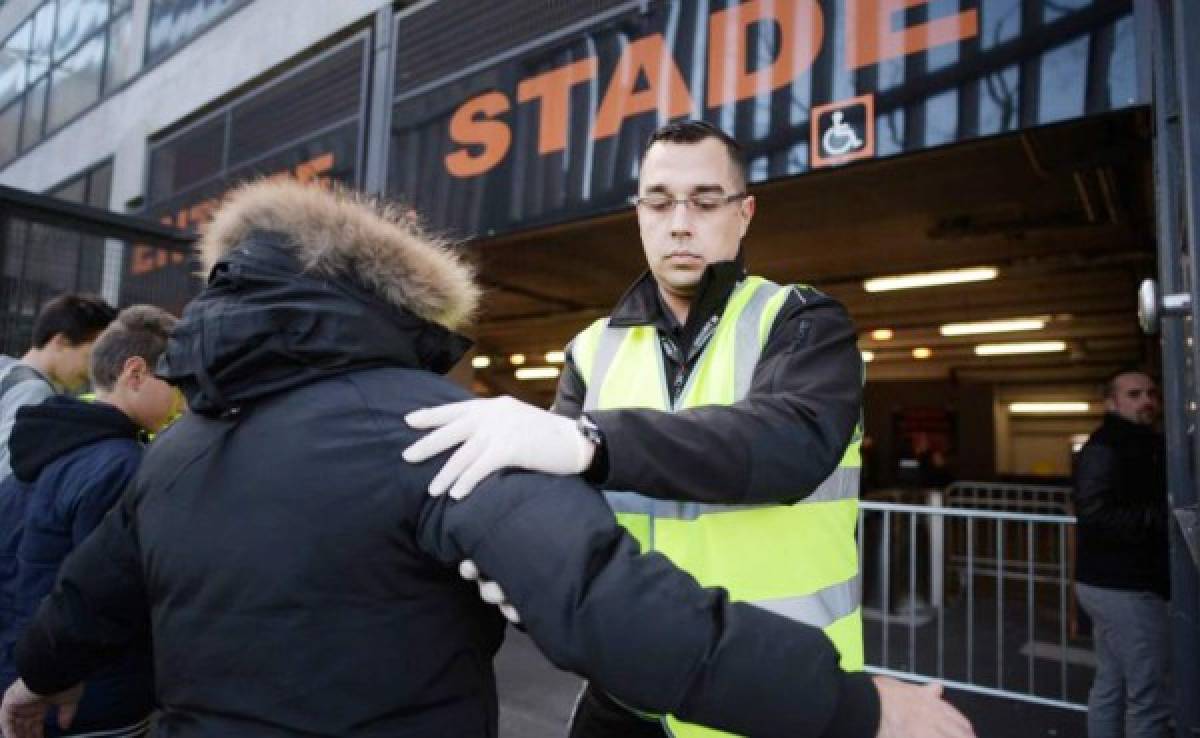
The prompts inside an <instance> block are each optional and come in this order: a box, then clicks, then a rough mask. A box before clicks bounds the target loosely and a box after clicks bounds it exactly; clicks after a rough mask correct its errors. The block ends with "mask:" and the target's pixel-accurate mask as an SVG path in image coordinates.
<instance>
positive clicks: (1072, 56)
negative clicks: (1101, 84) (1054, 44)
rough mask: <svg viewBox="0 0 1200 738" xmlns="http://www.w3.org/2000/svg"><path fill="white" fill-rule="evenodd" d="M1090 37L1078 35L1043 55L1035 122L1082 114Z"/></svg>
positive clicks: (1051, 120)
mask: <svg viewBox="0 0 1200 738" xmlns="http://www.w3.org/2000/svg"><path fill="white" fill-rule="evenodd" d="M1090 46H1091V38H1090V37H1088V36H1082V37H1080V38H1079V39H1077V40H1075V41H1072V42H1070V43H1067V44H1063V45H1062V46H1059V47H1058V48H1057V49H1054V50H1053V51H1048V52H1046V53H1045V54H1043V55H1042V63H1041V68H1042V78H1041V89H1040V90H1039V91H1038V92H1039V95H1038V123H1053V122H1055V121H1059V120H1066V119H1068V118H1077V117H1079V116H1081V115H1083V103H1084V94H1085V93H1086V92H1087V85H1084V84H1080V83H1079V80H1081V79H1087V73H1088V49H1089V48H1090Z"/></svg>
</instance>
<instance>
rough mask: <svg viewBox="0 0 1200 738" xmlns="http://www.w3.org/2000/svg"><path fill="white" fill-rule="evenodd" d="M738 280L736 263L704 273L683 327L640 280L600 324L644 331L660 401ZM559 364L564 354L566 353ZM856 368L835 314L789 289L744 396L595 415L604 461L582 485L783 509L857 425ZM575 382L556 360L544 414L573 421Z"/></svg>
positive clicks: (830, 465) (579, 405)
mask: <svg viewBox="0 0 1200 738" xmlns="http://www.w3.org/2000/svg"><path fill="white" fill-rule="evenodd" d="M742 277H744V274H743V273H742V269H741V265H740V263H739V262H737V261H728V262H721V263H717V264H713V265H710V266H709V267H708V269H707V270H706V272H705V274H704V277H703V278H702V281H701V283H700V286H699V288H698V290H697V295H696V298H695V301H694V303H693V306H692V309H691V310H690V311H689V313H688V318H687V323H686V324H685V325H682V326H681V325H679V324H678V322H677V321H676V320H675V319H674V316H673V315H672V314H671V312H670V311H669V310H667V309H666V308H665V307H664V306H663V305H662V302H661V300H660V298H659V295H658V288H657V285H656V284H655V282H654V278H653V277H652V275H651V274H650V273H649V272H647V273H646V274H644V275H643V276H642V278H641V279H639V280H638V281H637V282H636V283H635V284H634V285H633V286H632V287H631V288H630V289H629V291H628V292H626V293H625V296H624V297H622V298H621V300H620V301H619V302H618V303H617V306H616V307H615V308H614V309H613V313H612V316H611V318H610V322H611V324H612V325H618V326H632V325H653V326H655V327H656V328H657V329H658V334H659V338H660V344H661V345H662V347H663V365H664V368H665V370H666V373H667V376H666V377H662V378H661V379H659V378H650V377H648V378H647V381H656V380H657V381H663V382H665V384H666V387H667V388H668V389H670V390H671V391H672V394H671V395H670V396H672V397H674V391H675V388H677V387H679V386H682V384H683V380H686V377H687V375H688V373H690V372H691V370H692V369H693V368H694V367H695V365H696V363H697V360H698V358H699V356H700V354H701V352H702V351H703V350H704V348H705V345H706V335H708V334H710V331H706V330H705V326H706V325H707V324H708V323H709V322H710V320H712V319H713V318H714V317H715V316H719V315H720V314H721V313H722V312H724V310H725V306H726V305H727V304H728V302H729V298H730V296H731V295H732V294H733V290H734V288H735V287H736V285H737V283H738V281H739V280H740V279H741V278H742ZM568 357H570V353H568ZM862 382H863V373H862V358H861V354H859V351H858V344H857V334H856V332H855V330H854V324H853V323H852V322H851V320H850V317H849V315H848V314H847V313H846V310H845V308H843V307H842V306H841V304H840V303H838V302H837V301H836V300H834V299H833V298H831V297H829V296H827V295H825V294H823V293H821V292H819V291H817V290H814V289H812V288H807V287H798V288H795V289H793V290H792V293H791V294H790V295H788V297H787V299H786V300H785V301H784V304H783V306H782V307H781V308H780V310H779V314H778V315H777V316H776V318H775V322H774V324H773V325H772V326H771V331H770V333H769V334H768V336H767V342H766V345H765V346H764V347H763V352H762V355H761V357H760V358H759V362H758V365H757V366H756V367H755V369H754V375H753V381H752V384H751V386H750V391H749V392H748V393H747V395H746V397H745V398H744V399H743V400H742V401H740V402H737V403H734V404H733V405H729V406H708V407H701V408H693V409H689V410H684V411H681V412H678V413H664V412H659V411H656V410H644V409H628V410H598V411H594V412H589V413H588V417H590V418H591V419H592V420H593V421H594V422H595V424H596V426H597V427H598V428H599V429H600V431H601V432H602V433H603V435H604V446H603V448H604V449H605V452H606V453H605V454H604V455H602V456H601V455H598V461H597V462H596V463H595V464H594V465H593V468H592V469H589V470H588V479H589V480H590V481H593V482H595V483H596V484H597V485H599V486H600V487H602V488H606V489H632V490H639V491H643V492H644V493H645V494H648V495H651V496H653V497H658V498H662V499H678V500H694V501H699V502H712V503H729V504H739V503H754V502H794V501H796V500H798V499H802V498H804V497H806V496H807V495H809V494H810V493H811V492H812V491H813V490H814V489H816V488H817V486H818V485H820V484H821V482H823V481H824V480H825V478H826V477H828V476H829V475H830V473H832V472H833V470H834V469H836V468H837V465H838V463H839V462H840V461H841V459H842V455H843V454H844V453H845V451H846V445H847V444H848V443H849V442H850V440H851V437H852V436H853V435H854V429H855V425H856V424H857V423H858V421H859V420H860V418H861V416H862ZM586 393H587V383H586V382H585V381H584V378H583V377H582V376H581V375H580V373H579V368H578V367H577V366H576V365H575V363H574V361H573V360H572V359H570V358H568V361H567V364H566V368H565V370H564V371H563V374H562V377H561V378H560V380H559V384H558V395H557V397H556V398H555V400H554V411H555V412H558V413H561V414H563V415H567V416H570V417H578V416H579V415H580V414H581V413H582V411H583V402H584V396H585V395H586Z"/></svg>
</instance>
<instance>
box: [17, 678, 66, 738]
mask: <svg viewBox="0 0 1200 738" xmlns="http://www.w3.org/2000/svg"><path fill="white" fill-rule="evenodd" d="M82 695H83V685H82V684H76V685H75V686H74V687H71V688H70V689H67V690H64V691H62V692H59V693H58V694H51V695H40V694H37V693H35V692H32V691H30V689H29V687H26V686H25V682H24V681H23V680H21V679H18V680H17V681H15V682H13V683H12V686H10V687H9V688H8V691H6V692H5V693H4V704H3V705H0V731H2V732H3V733H4V738H42V736H43V735H44V732H45V725H46V724H45V720H46V711H47V710H48V709H49V708H50V706H51V705H58V727H60V728H63V729H64V730H65V729H66V728H69V727H70V726H71V721H72V720H74V719H75V711H76V709H78V707H79V698H80V696H82Z"/></svg>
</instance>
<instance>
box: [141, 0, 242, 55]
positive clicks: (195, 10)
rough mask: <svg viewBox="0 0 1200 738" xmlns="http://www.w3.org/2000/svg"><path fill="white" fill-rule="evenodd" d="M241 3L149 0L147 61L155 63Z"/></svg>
mask: <svg viewBox="0 0 1200 738" xmlns="http://www.w3.org/2000/svg"><path fill="white" fill-rule="evenodd" d="M242 1H243V0H151V5H150V35H149V39H148V40H147V45H146V60H147V62H151V61H157V60H158V59H160V58H162V57H164V56H166V55H167V54H168V53H170V52H171V51H172V50H173V49H175V48H176V47H178V46H181V45H183V43H184V42H185V41H187V40H188V39H190V38H191V37H192V36H195V35H196V34H197V33H199V32H200V31H203V30H204V29H205V28H206V27H207V26H208V25H209V24H210V23H212V22H213V21H214V20H216V19H217V18H218V17H219V16H220V15H221V14H222V13H224V12H225V11H226V10H228V9H229V8H231V7H233V6H234V5H237V4H239V3H240V2H242Z"/></svg>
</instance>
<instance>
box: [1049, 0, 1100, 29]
mask: <svg viewBox="0 0 1200 738" xmlns="http://www.w3.org/2000/svg"><path fill="white" fill-rule="evenodd" d="M1091 4H1092V0H1055V2H1052V3H1044V4H1043V6H1042V22H1043V23H1053V22H1054V21H1056V20H1058V19H1059V18H1062V17H1063V16H1066V15H1070V14H1071V13H1074V12H1076V11H1078V10H1081V9H1083V8H1086V7H1087V6H1089V5H1091Z"/></svg>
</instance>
